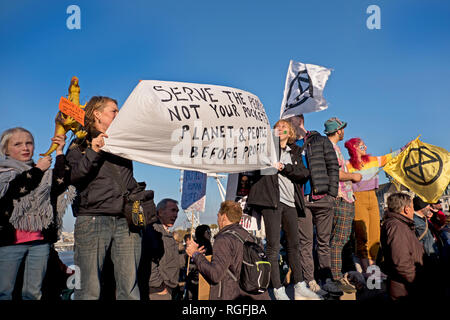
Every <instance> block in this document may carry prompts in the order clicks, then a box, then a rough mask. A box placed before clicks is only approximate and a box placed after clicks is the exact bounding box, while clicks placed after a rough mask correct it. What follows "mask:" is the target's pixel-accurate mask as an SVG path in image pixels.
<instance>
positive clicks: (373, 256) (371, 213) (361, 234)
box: [345, 138, 402, 276]
mask: <svg viewBox="0 0 450 320" xmlns="http://www.w3.org/2000/svg"><path fill="white" fill-rule="evenodd" d="M345 147H346V148H347V150H348V154H349V156H350V160H349V161H347V168H348V170H349V172H351V173H359V174H361V175H362V179H361V181H360V182H358V183H354V184H353V191H354V195H355V225H354V227H355V237H356V256H357V257H358V258H359V259H360V261H361V267H362V270H363V273H364V275H366V276H368V274H367V267H368V266H370V265H373V264H375V262H376V260H377V255H378V250H379V248H380V220H381V219H380V210H379V206H378V199H377V196H376V193H375V190H376V189H377V188H378V184H379V178H378V170H379V169H380V167H383V166H384V165H385V164H386V163H388V162H389V161H390V160H391V159H392V158H394V157H395V156H397V155H398V154H399V153H400V151H401V150H402V149H401V150H398V151H395V152H392V153H389V154H387V155H384V156H378V157H374V156H371V155H369V154H367V147H366V145H365V144H364V141H363V140H361V139H360V138H352V139H350V140H348V141H347V142H345ZM383 276H384V275H383Z"/></svg>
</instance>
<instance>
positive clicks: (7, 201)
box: [0, 155, 70, 246]
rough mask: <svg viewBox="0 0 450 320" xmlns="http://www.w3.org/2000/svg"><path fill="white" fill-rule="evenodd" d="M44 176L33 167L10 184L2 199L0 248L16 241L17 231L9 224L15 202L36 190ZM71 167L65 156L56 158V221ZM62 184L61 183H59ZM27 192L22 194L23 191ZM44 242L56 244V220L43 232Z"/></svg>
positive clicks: (53, 201)
mask: <svg viewBox="0 0 450 320" xmlns="http://www.w3.org/2000/svg"><path fill="white" fill-rule="evenodd" d="M43 176H44V172H43V171H42V170H40V169H39V168H36V167H33V168H31V169H30V170H27V171H24V172H22V173H21V174H19V175H17V176H16V177H15V178H14V179H13V180H11V181H10V182H9V187H8V190H7V191H6V193H5V195H4V196H3V197H2V198H0V246H7V245H12V244H13V243H14V242H15V241H16V232H15V231H16V229H14V227H13V226H12V224H10V223H9V218H10V217H11V213H12V211H13V208H14V204H13V201H14V200H20V198H21V197H23V196H26V195H27V194H28V193H29V192H30V191H31V190H34V189H36V188H37V187H38V186H39V184H40V182H41V180H42V177H43ZM69 181H70V166H69V165H68V164H67V163H66V160H65V158H64V156H63V155H59V156H57V157H56V160H55V166H54V168H53V172H52V188H51V191H50V203H51V204H52V207H53V212H54V219H56V216H57V215H56V203H57V198H58V196H59V195H60V194H61V193H63V192H64V191H65V190H66V189H67V187H68V186H69ZM59 182H61V183H59ZM23 188H24V189H25V190H27V192H26V193H21V192H20V190H21V189H23ZM42 235H43V236H44V241H46V242H49V243H54V242H56V241H57V240H58V239H57V235H58V230H57V226H56V220H54V222H53V223H52V224H51V225H50V226H49V227H48V228H47V229H44V230H42Z"/></svg>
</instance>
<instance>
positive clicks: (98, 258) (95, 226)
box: [74, 216, 141, 300]
mask: <svg viewBox="0 0 450 320" xmlns="http://www.w3.org/2000/svg"><path fill="white" fill-rule="evenodd" d="M74 238H75V255H74V262H75V265H76V266H77V267H78V268H79V279H80V287H79V288H75V300H98V299H99V298H100V277H101V274H102V270H103V266H104V262H105V257H106V254H107V251H108V249H109V248H111V260H112V262H113V264H114V278H115V280H116V298H117V299H118V300H139V298H140V295H139V288H138V284H137V269H138V265H139V260H140V258H141V237H140V235H139V234H137V233H130V231H129V229H128V223H127V221H126V219H125V218H121V219H118V218H117V217H110V216H79V217H77V219H76V222H75V233H74Z"/></svg>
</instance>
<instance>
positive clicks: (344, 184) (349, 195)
mask: <svg viewBox="0 0 450 320" xmlns="http://www.w3.org/2000/svg"><path fill="white" fill-rule="evenodd" d="M332 143H333V142H332ZM333 147H334V151H336V156H337V158H338V162H339V170H342V171H344V172H348V168H347V166H346V165H345V159H344V156H343V155H342V152H341V149H340V148H339V146H338V145H337V144H334V143H333ZM352 185H353V184H352V182H351V181H339V193H338V197H341V198H343V199H344V200H345V201H347V202H349V203H353V202H354V201H355V198H354V196H353V186H352Z"/></svg>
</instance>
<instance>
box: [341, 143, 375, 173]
mask: <svg viewBox="0 0 450 320" xmlns="http://www.w3.org/2000/svg"><path fill="white" fill-rule="evenodd" d="M361 142H362V140H361V138H352V139H350V140H347V141H346V142H345V144H344V146H345V147H346V148H347V151H348V155H349V157H350V160H349V161H350V164H351V165H352V167H353V168H355V169H356V170H360V169H361V165H362V164H363V163H367V162H369V158H370V155H369V154H366V155H363V156H362V157H361V161H359V160H358V152H357V148H358V144H360V143H361Z"/></svg>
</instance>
